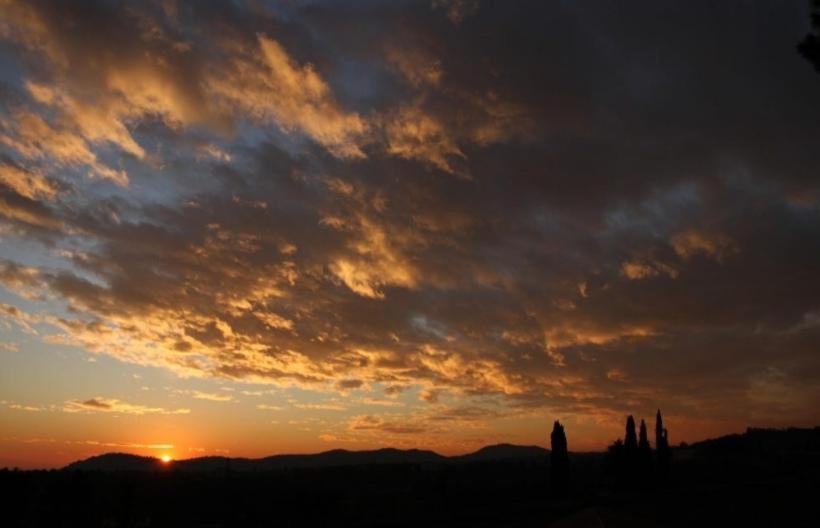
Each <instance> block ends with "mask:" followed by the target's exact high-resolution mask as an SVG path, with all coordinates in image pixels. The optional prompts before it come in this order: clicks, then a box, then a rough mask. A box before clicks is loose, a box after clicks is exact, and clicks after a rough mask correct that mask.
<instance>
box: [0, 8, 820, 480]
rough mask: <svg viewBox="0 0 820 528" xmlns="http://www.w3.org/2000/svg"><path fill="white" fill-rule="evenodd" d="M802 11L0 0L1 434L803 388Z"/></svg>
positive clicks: (220, 443) (348, 441)
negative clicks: (798, 51) (800, 43)
mask: <svg viewBox="0 0 820 528" xmlns="http://www.w3.org/2000/svg"><path fill="white" fill-rule="evenodd" d="M809 30H810V27H809V2H807V1H803V0H794V1H754V0H744V1H740V0H730V1H725V2H713V1H706V0H703V1H680V2H672V1H669V2H667V1H644V2H626V3H621V2H611V1H577V2H575V1H569V0H564V1H558V0H555V1H539V2H507V1H487V2H479V1H473V0H424V1H418V2H415V1H405V0H384V1H376V0H357V1H355V2H353V1H351V2H341V1H331V0H282V1H264V0H256V1H248V2H239V1H234V2H227V1H226V2H199V1H191V2H183V1H175V0H164V1H160V0H157V1H152V2H148V1H146V2H134V3H131V4H124V3H120V2H106V1H94V2H87V1H77V2H74V1H72V2H67V1H57V0H55V1H53V2H40V1H19V2H18V1H14V0H0V467H2V466H7V465H8V466H21V467H55V466H61V465H64V464H66V463H68V462H70V461H72V460H76V459H78V458H84V457H87V456H90V455H94V454H100V453H104V452H109V451H121V452H131V453H139V454H147V455H152V456H162V455H170V456H172V457H175V458H188V457H193V456H201V455H230V456H247V457H257V456H264V455H270V454H276V453H285V452H288V453H308V452H318V451H323V450H328V449H334V448H346V449H371V448H376V447H384V446H393V447H401V448H410V447H415V448H424V449H433V450H435V451H438V452H440V453H443V454H455V453H464V452H468V451H472V450H475V449H477V448H479V447H481V446H483V445H487V444H492V443H500V442H509V443H517V444H538V445H542V446H547V445H548V433H549V431H550V429H551V426H552V422H553V420H555V419H560V420H562V422H565V423H566V430H567V436H568V440H569V446H570V449H571V450H591V449H602V448H604V447H605V446H606V445H607V444H608V443H610V442H611V441H612V440H613V439H615V438H616V437H618V436H619V435H621V434H622V427H623V421H624V417H625V415H626V414H634V415H635V416H636V417H638V418H641V417H643V418H647V419H653V418H654V413H655V410H656V409H657V408H658V407H660V408H661V409H662V410H663V411H664V413H665V416H666V419H665V421H666V423H667V426H668V428H669V435H670V441H671V442H672V443H673V444H677V443H678V442H680V441H683V440H686V441H691V440H697V439H701V438H705V437H709V436H714V435H719V434H724V433H728V432H737V431H742V430H744V429H745V428H746V427H747V426H749V425H755V426H785V425H803V426H807V425H817V424H820V175H819V174H818V168H820V75H818V72H816V71H815V70H814V69H813V68H812V65H811V64H810V63H808V62H807V61H805V60H803V59H802V58H801V57H800V55H799V54H798V53H797V52H796V50H795V45H796V43H797V42H798V41H799V40H800V39H802V38H803V36H804V35H805V34H806V33H808V32H809ZM652 423H653V422H652V421H650V424H652Z"/></svg>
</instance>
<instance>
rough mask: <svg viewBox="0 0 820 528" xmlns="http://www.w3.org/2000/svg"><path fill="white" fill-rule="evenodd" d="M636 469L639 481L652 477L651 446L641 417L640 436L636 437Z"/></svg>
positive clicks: (644, 481) (643, 481) (642, 481)
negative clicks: (638, 473)
mask: <svg viewBox="0 0 820 528" xmlns="http://www.w3.org/2000/svg"><path fill="white" fill-rule="evenodd" d="M638 470H639V472H640V478H641V483H646V482H647V481H646V479H647V478H651V477H652V448H651V447H650V446H649V438H648V436H647V433H646V422H645V421H643V419H641V428H640V437H639V438H638Z"/></svg>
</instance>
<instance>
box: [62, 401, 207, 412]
mask: <svg viewBox="0 0 820 528" xmlns="http://www.w3.org/2000/svg"><path fill="white" fill-rule="evenodd" d="M63 411H65V412H68V413H83V412H84V413H95V412H102V413H112V414H136V415H142V414H188V413H190V412H191V411H190V410H189V409H164V408H162V407H148V406H145V405H136V404H132V403H127V402H124V401H120V400H117V399H114V398H101V397H95V398H89V399H87V400H68V401H66V402H65V404H64V405H63Z"/></svg>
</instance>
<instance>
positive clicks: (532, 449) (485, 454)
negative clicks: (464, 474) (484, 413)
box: [449, 444, 549, 462]
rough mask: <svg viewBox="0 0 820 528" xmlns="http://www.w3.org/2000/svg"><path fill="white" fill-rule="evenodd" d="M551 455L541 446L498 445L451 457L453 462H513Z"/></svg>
mask: <svg viewBox="0 0 820 528" xmlns="http://www.w3.org/2000/svg"><path fill="white" fill-rule="evenodd" d="M547 455H549V450H547V449H544V448H543V447H539V446H520V445H513V444H497V445H491V446H485V447H482V448H481V449H479V450H478V451H476V452H474V453H468V454H466V455H461V456H455V457H450V458H449V459H450V460H452V461H461V462H474V461H481V460H485V461H491V460H513V459H519V458H538V457H545V456H547Z"/></svg>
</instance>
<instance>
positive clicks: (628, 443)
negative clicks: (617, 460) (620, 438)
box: [624, 414, 638, 452]
mask: <svg viewBox="0 0 820 528" xmlns="http://www.w3.org/2000/svg"><path fill="white" fill-rule="evenodd" d="M624 448H625V449H626V450H627V452H628V451H630V450H632V451H635V450H637V449H638V436H637V435H636V434H635V419H634V418H633V417H632V415H631V414H630V415H629V416H627V417H626V436H624Z"/></svg>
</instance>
